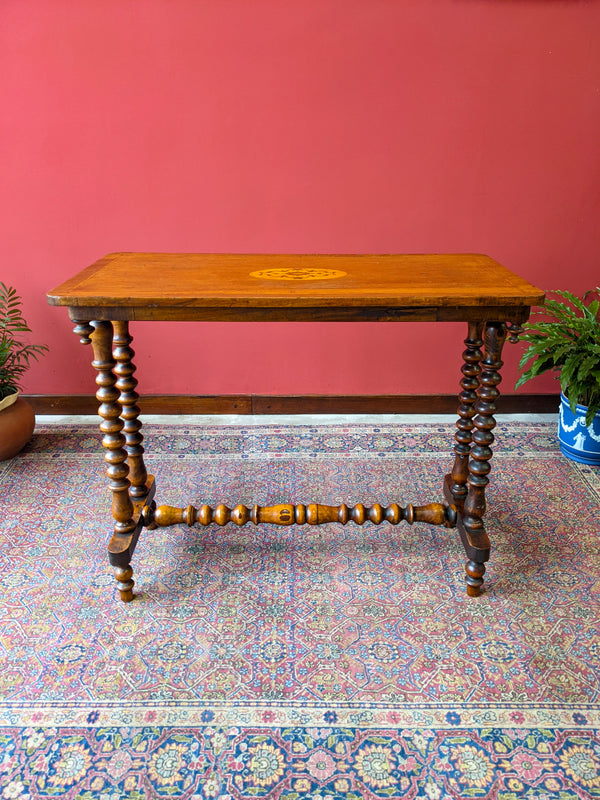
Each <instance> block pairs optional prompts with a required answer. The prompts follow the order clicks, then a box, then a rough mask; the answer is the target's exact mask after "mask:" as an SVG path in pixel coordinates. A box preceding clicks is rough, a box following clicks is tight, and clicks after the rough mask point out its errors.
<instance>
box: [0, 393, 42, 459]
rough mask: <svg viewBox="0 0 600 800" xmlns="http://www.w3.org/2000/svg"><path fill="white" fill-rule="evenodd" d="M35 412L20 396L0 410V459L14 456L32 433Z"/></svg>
mask: <svg viewBox="0 0 600 800" xmlns="http://www.w3.org/2000/svg"><path fill="white" fill-rule="evenodd" d="M34 427H35V414H34V413H33V408H32V407H31V406H30V405H29V403H28V402H27V401H26V400H23V398H22V397H18V398H17V400H16V401H15V402H14V403H13V404H12V405H10V406H8V408H4V409H3V410H2V411H0V461H6V460H7V459H8V458H12V457H13V456H16V455H17V453H19V452H20V451H21V450H22V449H23V448H24V447H25V445H26V444H27V442H28V441H29V440H30V439H31V437H32V435H33V429H34Z"/></svg>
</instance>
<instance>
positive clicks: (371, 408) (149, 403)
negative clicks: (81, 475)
mask: <svg viewBox="0 0 600 800" xmlns="http://www.w3.org/2000/svg"><path fill="white" fill-rule="evenodd" d="M23 397H24V398H25V400H27V401H28V402H29V403H30V404H31V405H32V406H33V410H34V411H35V413H36V414H52V415H68V414H96V412H97V408H98V401H97V400H96V398H95V396H94V395H91V394H82V395H53V394H49V395H45V394H31V395H23ZM497 405H498V413H500V414H553V413H558V407H559V395H558V394H506V395H501V396H500V397H499V398H498V402H497ZM139 406H140V409H141V411H142V413H143V414H454V413H456V409H457V407H458V400H457V398H456V395H451V394H442V395H418V394H415V395H275V396H269V395H217V396H212V395H206V396H204V395H169V394H165V395H146V396H144V397H142V398H141V399H140V401H139Z"/></svg>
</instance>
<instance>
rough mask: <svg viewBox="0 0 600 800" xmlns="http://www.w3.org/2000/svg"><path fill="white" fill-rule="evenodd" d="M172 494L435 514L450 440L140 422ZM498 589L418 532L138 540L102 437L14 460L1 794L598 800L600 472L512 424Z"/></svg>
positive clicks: (55, 442)
mask: <svg viewBox="0 0 600 800" xmlns="http://www.w3.org/2000/svg"><path fill="white" fill-rule="evenodd" d="M144 431H145V434H146V443H147V451H148V454H147V463H148V467H149V469H150V470H151V471H152V472H153V473H154V474H155V475H156V476H157V482H158V491H157V500H158V501H159V502H161V503H171V504H174V505H187V504H188V503H193V504H194V505H198V504H200V503H202V502H207V503H209V504H211V505H215V504H217V503H219V502H224V503H226V504H228V505H235V504H236V503H245V504H246V505H249V504H252V503H254V502H258V503H260V504H274V503H278V502H284V501H285V502H294V503H300V502H305V503H307V502H317V501H318V502H323V503H325V504H338V503H341V502H346V503H348V504H354V503H356V502H357V501H361V502H364V503H365V504H369V503H372V502H375V501H379V502H381V503H386V504H387V503H390V502H394V501H395V502H400V503H402V504H404V503H406V502H413V503H416V504H420V503H423V502H430V501H432V500H441V499H442V496H441V484H442V478H443V475H444V473H445V472H446V471H447V470H448V468H449V466H450V463H451V460H452V459H451V456H450V448H451V446H452V444H453V434H454V426H453V425H451V424H448V425H445V424H433V423H415V424H409V425H397V424H396V425H394V424H385V425H380V426H378V427H374V426H369V425H363V424H361V425H353V426H346V427H344V426H340V425H335V426H333V425H328V426H320V425H319V426H315V427H309V426H302V425H298V426H290V427H276V426H273V425H269V426H267V425H264V424H263V425H258V426H252V427H248V428H242V427H229V426H220V427H180V426H173V427H170V426H169V427H163V428H159V427H154V426H152V425H147V426H146V427H145V429H144ZM496 435H497V442H496V449H495V454H494V459H493V461H492V465H493V468H492V478H493V481H492V485H491V487H490V490H489V493H488V497H489V510H488V515H487V527H488V530H489V532H490V536H491V538H492V548H493V549H492V558H491V561H490V564H489V567H488V571H487V574H486V587H487V591H486V592H485V594H484V595H482V596H481V597H479V598H473V599H469V598H468V597H467V596H466V592H465V587H464V563H465V556H464V551H463V548H462V545H461V544H460V541H459V538H458V534H457V532H456V531H452V530H446V529H443V528H433V527H429V526H425V525H419V524H416V525H414V526H413V527H409V526H407V525H406V524H400V525H398V526H397V527H392V526H389V525H386V524H384V525H381V526H373V525H370V524H367V525H365V526H362V527H358V526H355V525H353V524H352V523H349V524H348V525H346V526H342V525H339V524H331V525H326V526H321V527H309V526H302V527H289V528H286V527H283V528H282V527H274V526H261V527H259V528H255V527H254V526H251V525H250V526H245V527H243V528H238V527H236V526H235V525H231V524H230V525H227V526H225V527H223V528H219V527H217V526H216V525H211V526H209V527H207V528H195V529H190V528H187V527H185V526H178V527H173V528H166V529H160V530H153V531H144V532H143V533H142V536H141V538H140V541H139V544H138V547H137V550H136V553H135V556H134V560H133V566H134V578H135V580H136V589H135V591H136V593H137V596H136V598H135V600H134V602H132V603H130V604H123V603H121V602H120V601H119V600H118V599H117V591H116V586H115V581H114V579H113V577H112V573H111V570H110V567H109V565H108V561H107V557H106V542H107V539H108V531H109V529H110V527H111V519H110V513H109V503H110V499H109V492H108V490H107V488H106V479H105V474H104V461H103V459H102V456H101V450H102V448H101V446H100V438H99V435H97V434H96V430H95V428H93V427H91V426H89V427H88V426H79V427H76V426H61V427H57V426H46V427H41V428H39V429H38V431H37V433H36V435H35V437H34V439H33V441H32V443H31V444H30V445H29V446H28V449H27V450H25V451H24V452H23V453H22V454H21V455H20V456H18V457H17V458H15V459H13V460H12V461H9V462H4V463H3V464H0V502H1V504H2V512H1V517H0V519H1V523H0V796H1V797H2V798H5V799H10V798H64V800H75V799H76V798H77V799H78V800H93V799H94V798H100V800H141V798H185V799H186V800H187V798H196V800H198V799H199V798H220V800H233V798H235V799H236V800H247V799H248V800H249V799H250V798H252V800H257V798H276V800H298V798H312V799H313V800H358V799H359V798H367V799H368V800H374V799H375V798H386V799H387V800H389V799H390V798H413V797H426V798H429V800H443V799H444V798H497V800H516V798H528V800H548V799H549V798H560V799H561V800H571V798H600V559H599V530H600V513H599V512H600V475H599V472H598V470H594V469H592V468H590V467H585V466H583V465H579V464H575V463H574V462H570V461H567V460H566V459H564V458H563V457H562V456H561V455H560V453H559V451H558V448H557V444H556V440H555V432H554V426H551V425H549V424H545V423H539V424H530V423H519V422H514V423H510V424H502V425H499V426H498V428H497V429H496Z"/></svg>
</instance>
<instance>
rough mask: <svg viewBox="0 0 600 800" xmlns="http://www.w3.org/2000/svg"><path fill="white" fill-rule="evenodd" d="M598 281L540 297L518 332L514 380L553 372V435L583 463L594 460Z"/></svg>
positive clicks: (599, 430)
mask: <svg viewBox="0 0 600 800" xmlns="http://www.w3.org/2000/svg"><path fill="white" fill-rule="evenodd" d="M599 292H600V287H597V288H596V289H595V290H591V291H589V292H586V294H585V295H584V296H583V298H579V297H577V296H576V295H574V294H573V293H572V292H568V291H565V290H556V291H554V292H552V293H551V294H553V295H555V297H554V298H552V297H550V298H547V299H546V302H545V304H544V306H543V308H542V309H541V310H540V311H534V319H533V320H532V321H531V322H529V323H527V324H526V325H525V326H524V327H525V333H524V334H523V336H522V338H523V339H524V340H525V341H526V342H527V343H528V345H529V346H528V348H527V350H526V351H525V353H524V354H523V357H522V358H521V361H520V364H519V366H520V368H521V369H523V367H525V366H526V365H527V364H530V362H532V363H531V364H530V366H529V367H528V369H527V370H526V371H525V372H523V374H522V375H521V377H520V378H519V380H518V381H517V383H516V387H517V388H518V387H519V386H521V385H522V384H523V383H525V381H528V380H530V379H531V378H534V377H535V376H536V375H540V374H541V373H543V372H546V371H548V370H552V371H556V372H558V373H559V375H558V378H559V380H560V386H561V390H562V391H561V402H560V415H559V423H558V439H559V442H560V448H561V450H562V452H563V453H564V455H566V456H567V457H568V458H571V459H573V460H574V461H579V462H581V463H583V464H592V465H600V315H599V309H600V299H599Z"/></svg>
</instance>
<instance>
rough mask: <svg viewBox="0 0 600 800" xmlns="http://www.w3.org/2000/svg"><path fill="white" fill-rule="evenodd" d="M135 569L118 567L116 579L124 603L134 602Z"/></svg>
mask: <svg viewBox="0 0 600 800" xmlns="http://www.w3.org/2000/svg"><path fill="white" fill-rule="evenodd" d="M132 575H133V569H132V568H131V567H116V568H115V578H116V579H117V589H118V590H119V594H120V595H121V600H122V601H123V602H124V603H131V601H132V600H133V587H134V583H135V582H134V581H133V579H132V577H131V576H132Z"/></svg>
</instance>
